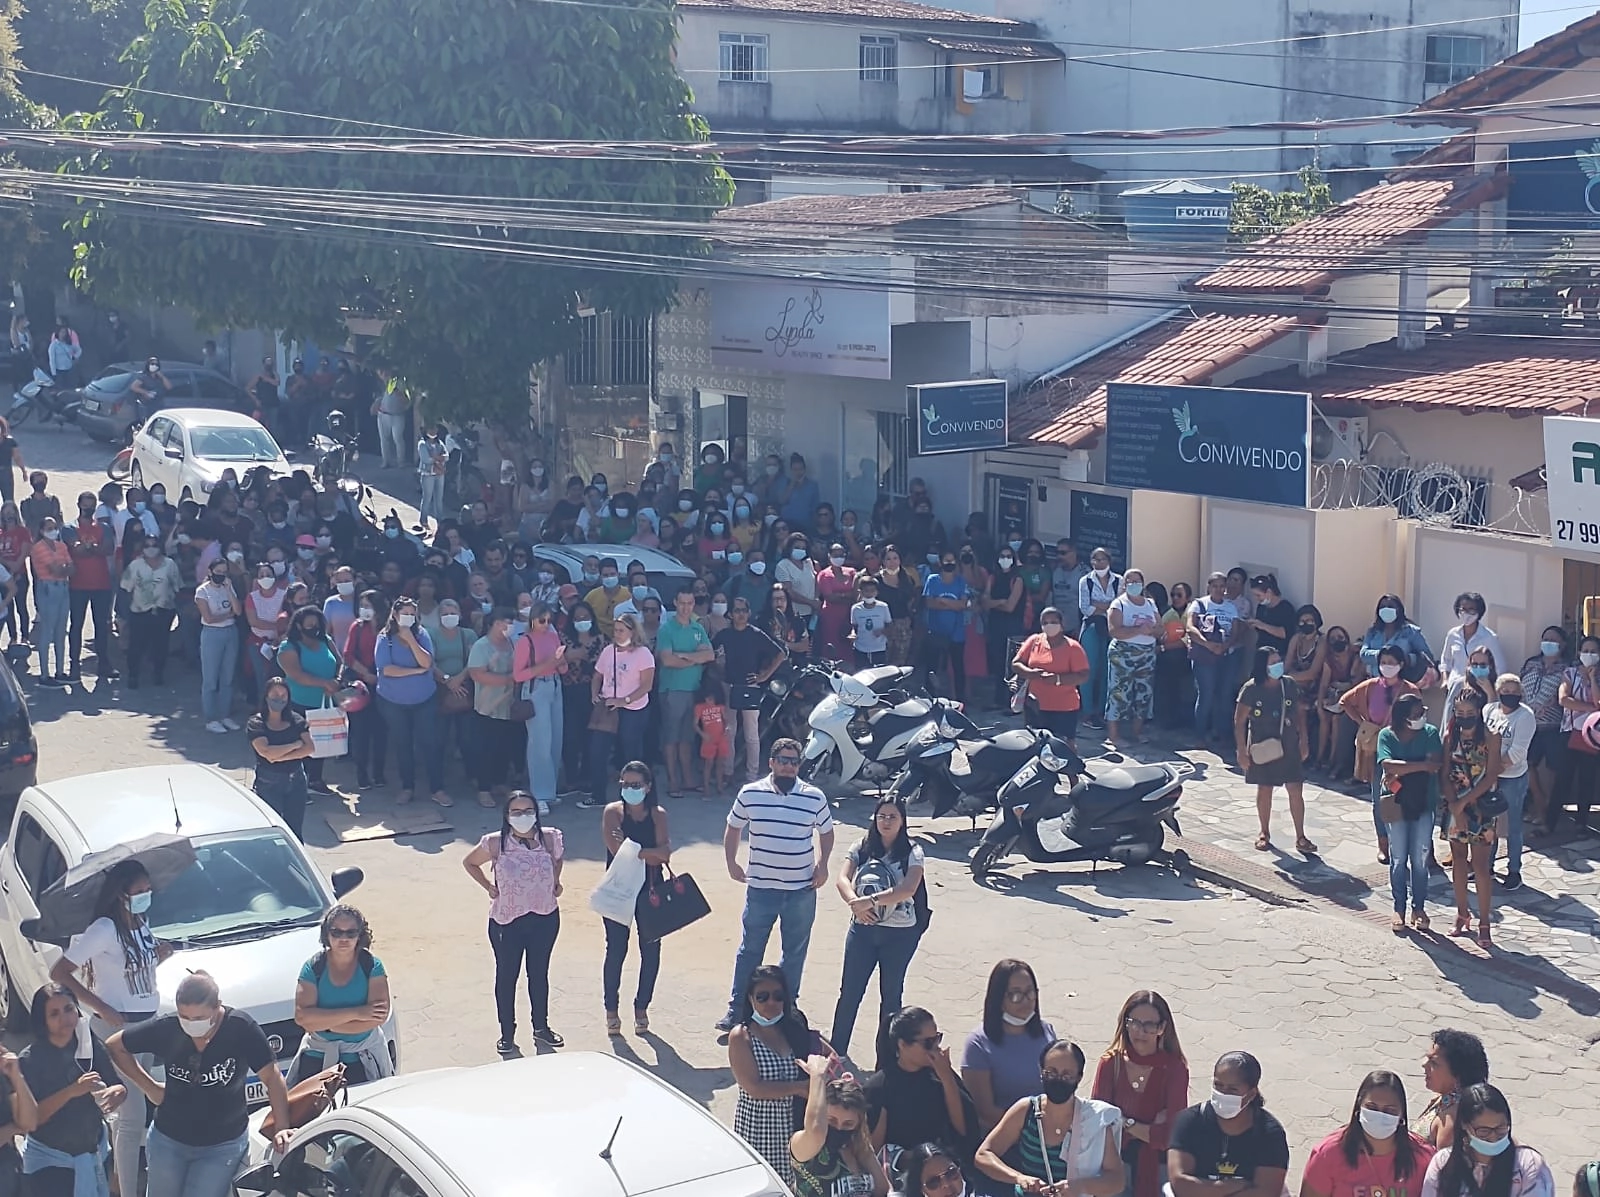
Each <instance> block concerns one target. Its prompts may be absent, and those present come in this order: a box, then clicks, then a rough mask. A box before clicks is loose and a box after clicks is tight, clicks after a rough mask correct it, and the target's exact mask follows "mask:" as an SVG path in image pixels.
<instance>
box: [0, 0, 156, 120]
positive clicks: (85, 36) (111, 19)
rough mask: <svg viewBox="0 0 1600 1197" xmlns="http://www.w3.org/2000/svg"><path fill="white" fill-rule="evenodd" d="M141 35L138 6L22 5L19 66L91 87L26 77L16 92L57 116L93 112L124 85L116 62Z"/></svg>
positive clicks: (130, 0)
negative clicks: (114, 89)
mask: <svg viewBox="0 0 1600 1197" xmlns="http://www.w3.org/2000/svg"><path fill="white" fill-rule="evenodd" d="M143 31H144V3H143V0H27V4H26V5H25V7H24V8H23V10H22V14H21V16H20V17H18V19H17V22H16V32H17V40H18V41H19V42H20V43H21V49H20V51H19V53H20V56H21V58H22V61H23V63H24V65H26V66H29V67H32V68H34V69H35V70H39V71H48V72H51V73H53V74H58V75H72V76H76V77H77V78H80V79H87V80H92V81H93V82H89V83H77V82H73V81H72V80H69V79H52V78H48V77H46V76H44V75H28V76H27V77H26V78H25V80H24V82H23V85H22V90H23V91H24V92H25V93H26V94H27V96H28V98H29V99H30V100H32V101H33V102H34V103H35V104H39V105H42V106H43V107H45V108H49V109H51V110H53V111H54V112H57V113H71V112H95V111H98V110H99V108H100V104H101V98H102V97H103V96H104V95H105V93H106V91H107V90H108V89H109V88H113V87H119V86H121V85H123V84H125V83H127V82H128V81H129V77H128V75H127V67H126V66H124V65H123V63H122V62H121V61H120V60H121V58H122V55H123V54H124V53H125V52H126V51H127V49H128V46H129V45H131V44H132V42H133V39H134V38H136V37H138V36H139V34H140V33H142V32H143Z"/></svg>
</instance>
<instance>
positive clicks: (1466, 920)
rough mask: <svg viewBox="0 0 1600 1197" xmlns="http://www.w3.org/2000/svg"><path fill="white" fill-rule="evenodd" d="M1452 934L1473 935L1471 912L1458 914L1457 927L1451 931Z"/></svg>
mask: <svg viewBox="0 0 1600 1197" xmlns="http://www.w3.org/2000/svg"><path fill="white" fill-rule="evenodd" d="M1450 934H1451V935H1471V934H1472V916H1471V915H1470V914H1458V915H1456V929H1455V930H1454V931H1452V932H1450Z"/></svg>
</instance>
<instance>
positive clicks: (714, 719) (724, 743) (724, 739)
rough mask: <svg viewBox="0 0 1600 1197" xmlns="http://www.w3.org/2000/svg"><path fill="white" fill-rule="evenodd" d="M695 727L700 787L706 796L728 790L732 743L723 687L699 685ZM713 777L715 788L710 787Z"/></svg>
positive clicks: (704, 682) (695, 709)
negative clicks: (700, 777)
mask: <svg viewBox="0 0 1600 1197" xmlns="http://www.w3.org/2000/svg"><path fill="white" fill-rule="evenodd" d="M694 727H695V731H696V732H697V733H698V734H699V736H700V764H701V767H702V768H703V769H704V777H703V779H702V783H703V784H704V786H705V788H706V792H707V793H716V792H717V791H718V790H722V789H727V788H728V783H729V781H730V780H731V778H732V777H733V743H732V741H731V740H730V739H729V738H728V708H727V705H726V704H725V703H724V702H723V698H722V686H721V685H720V684H719V683H717V682H714V681H712V680H711V679H709V678H707V679H706V680H705V681H703V682H702V683H701V684H700V692H699V693H698V694H697V695H696V696H695V707H694ZM713 773H714V774H716V778H717V785H716V786H715V787H713V786H712V784H711V779H712V774H713Z"/></svg>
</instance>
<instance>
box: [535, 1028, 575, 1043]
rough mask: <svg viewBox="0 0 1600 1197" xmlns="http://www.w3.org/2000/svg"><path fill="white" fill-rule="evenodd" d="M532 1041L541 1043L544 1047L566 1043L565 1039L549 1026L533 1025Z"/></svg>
mask: <svg viewBox="0 0 1600 1197" xmlns="http://www.w3.org/2000/svg"><path fill="white" fill-rule="evenodd" d="M533 1041H534V1042H535V1043H542V1044H544V1045H545V1046H546V1047H565V1046H566V1043H567V1041H566V1040H565V1039H563V1038H562V1037H561V1036H560V1035H557V1034H556V1033H555V1032H554V1031H552V1030H551V1029H550V1028H549V1027H534V1028H533Z"/></svg>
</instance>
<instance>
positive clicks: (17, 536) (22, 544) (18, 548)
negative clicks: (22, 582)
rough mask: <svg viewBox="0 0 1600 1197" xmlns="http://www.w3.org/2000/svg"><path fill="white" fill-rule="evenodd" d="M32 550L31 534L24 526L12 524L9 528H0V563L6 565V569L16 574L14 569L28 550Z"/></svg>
mask: <svg viewBox="0 0 1600 1197" xmlns="http://www.w3.org/2000/svg"><path fill="white" fill-rule="evenodd" d="M31 548H33V533H31V532H29V531H28V529H27V526H26V525H24V524H14V525H13V526H11V527H9V528H0V561H4V562H5V563H6V568H7V569H9V570H11V572H12V573H16V572H17V571H16V567H14V566H13V565H12V564H11V563H12V562H13V561H15V562H16V563H17V564H18V565H20V564H21V563H22V559H23V558H24V557H26V556H27V555H28V550H29V549H31Z"/></svg>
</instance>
